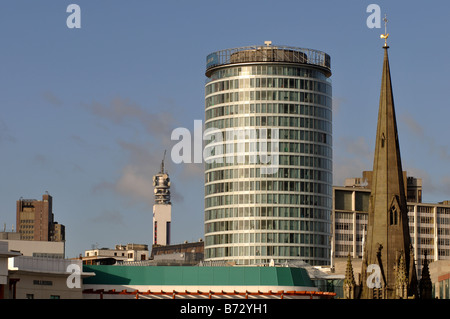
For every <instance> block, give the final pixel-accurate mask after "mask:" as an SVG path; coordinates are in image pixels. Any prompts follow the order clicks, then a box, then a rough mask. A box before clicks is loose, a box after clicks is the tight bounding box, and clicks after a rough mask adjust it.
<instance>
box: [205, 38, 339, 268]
mask: <svg viewBox="0 0 450 319" xmlns="http://www.w3.org/2000/svg"><path fill="white" fill-rule="evenodd" d="M206 76H207V83H206V85H205V135H204V139H205V144H206V146H205V153H204V154H206V156H205V155H204V156H205V162H206V163H205V260H207V261H208V260H209V261H230V262H235V263H236V264H259V263H266V262H269V261H270V260H272V259H273V260H274V261H275V262H284V261H290V260H298V259H301V260H304V261H307V262H309V263H310V264H312V265H325V264H329V262H330V242H329V237H330V235H331V230H330V225H331V224H330V214H331V207H332V138H331V137H332V134H331V133H332V130H331V120H332V118H331V117H332V111H331V82H330V80H329V77H330V76H331V69H330V57H329V56H328V55H327V54H325V53H323V52H320V51H316V50H310V49H301V48H293V47H285V46H272V45H271V42H270V41H267V42H266V44H265V45H264V46H252V47H242V48H236V49H228V50H223V51H218V52H214V53H211V54H210V55H208V57H207V66H206Z"/></svg>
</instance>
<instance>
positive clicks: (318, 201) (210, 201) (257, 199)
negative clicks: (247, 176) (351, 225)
mask: <svg viewBox="0 0 450 319" xmlns="http://www.w3.org/2000/svg"><path fill="white" fill-rule="evenodd" d="M256 203H257V204H281V205H283V204H289V205H311V206H321V207H331V204H332V200H331V197H329V196H320V195H309V194H300V195H298V194H278V193H262V194H238V195H237V194H234V195H220V196H210V197H206V198H205V208H210V207H215V206H223V205H238V204H239V205H241V204H256Z"/></svg>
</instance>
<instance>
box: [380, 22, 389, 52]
mask: <svg viewBox="0 0 450 319" xmlns="http://www.w3.org/2000/svg"><path fill="white" fill-rule="evenodd" d="M383 21H384V34H382V35H380V38H382V39H384V48H388V45H387V38H388V37H389V33H387V23H388V19H387V17H386V15H384V19H383Z"/></svg>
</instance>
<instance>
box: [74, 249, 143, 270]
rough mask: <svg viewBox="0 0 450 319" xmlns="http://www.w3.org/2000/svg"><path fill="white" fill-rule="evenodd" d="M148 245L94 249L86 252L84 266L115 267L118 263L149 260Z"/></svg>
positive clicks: (83, 258)
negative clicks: (105, 265) (104, 265)
mask: <svg viewBox="0 0 450 319" xmlns="http://www.w3.org/2000/svg"><path fill="white" fill-rule="evenodd" d="M149 255H150V254H149V250H148V245H145V244H126V245H116V246H115V247H114V249H111V248H94V249H90V250H86V251H85V252H84V257H82V258H81V259H82V260H83V264H85V265H102V264H109V265H114V264H116V262H118V261H141V260H148V258H149Z"/></svg>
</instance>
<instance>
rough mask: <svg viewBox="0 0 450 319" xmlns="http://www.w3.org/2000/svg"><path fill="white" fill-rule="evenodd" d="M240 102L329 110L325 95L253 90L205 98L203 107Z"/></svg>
mask: <svg viewBox="0 0 450 319" xmlns="http://www.w3.org/2000/svg"><path fill="white" fill-rule="evenodd" d="M240 101H285V102H288V101H289V102H302V103H313V104H319V105H323V106H326V107H330V108H331V98H330V97H329V96H327V95H323V94H318V93H311V92H298V91H276V90H257V91H256V90H253V91H242V90H241V91H238V92H228V93H221V94H216V95H212V96H207V97H206V99H205V107H206V108H209V107H211V106H214V105H217V104H222V103H233V102H240Z"/></svg>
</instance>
